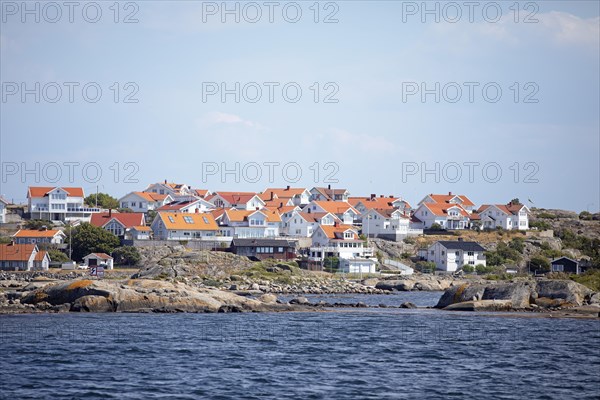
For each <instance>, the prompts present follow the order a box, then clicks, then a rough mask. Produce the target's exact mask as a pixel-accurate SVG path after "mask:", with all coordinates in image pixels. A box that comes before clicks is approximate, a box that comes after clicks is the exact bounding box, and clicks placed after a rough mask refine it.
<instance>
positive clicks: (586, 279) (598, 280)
mask: <svg viewBox="0 0 600 400" xmlns="http://www.w3.org/2000/svg"><path fill="white" fill-rule="evenodd" d="M570 279H571V280H574V281H575V282H577V283H581V284H582V285H584V286H587V287H588V288H590V289H592V290H593V291H594V292H600V269H591V270H589V271H587V272H586V273H584V274H581V275H571V277H570Z"/></svg>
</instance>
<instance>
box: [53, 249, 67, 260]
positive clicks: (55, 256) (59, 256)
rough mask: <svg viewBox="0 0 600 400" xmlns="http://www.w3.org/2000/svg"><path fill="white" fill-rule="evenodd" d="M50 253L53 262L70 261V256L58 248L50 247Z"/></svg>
mask: <svg viewBox="0 0 600 400" xmlns="http://www.w3.org/2000/svg"><path fill="white" fill-rule="evenodd" d="M48 255H49V256H50V260H51V261H52V262H60V263H63V262H68V261H70V260H69V257H68V256H67V255H66V254H65V253H63V252H62V251H60V250H58V249H48Z"/></svg>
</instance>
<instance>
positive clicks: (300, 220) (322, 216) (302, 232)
mask: <svg viewBox="0 0 600 400" xmlns="http://www.w3.org/2000/svg"><path fill="white" fill-rule="evenodd" d="M282 219H283V218H282ZM335 223H338V224H341V223H342V221H341V220H340V219H339V218H338V217H337V216H336V215H335V214H332V213H329V212H314V213H307V212H302V211H299V210H296V211H292V213H291V215H290V216H289V217H286V218H285V221H284V223H283V228H282V230H283V233H284V234H285V235H287V236H301V237H311V236H312V234H313V232H314V231H315V229H316V227H317V226H319V225H331V226H333V225H334V224H335Z"/></svg>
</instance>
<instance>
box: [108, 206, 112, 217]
mask: <svg viewBox="0 0 600 400" xmlns="http://www.w3.org/2000/svg"><path fill="white" fill-rule="evenodd" d="M110 217H112V208H109V209H108V218H110Z"/></svg>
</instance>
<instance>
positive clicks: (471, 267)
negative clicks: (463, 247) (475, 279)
mask: <svg viewBox="0 0 600 400" xmlns="http://www.w3.org/2000/svg"><path fill="white" fill-rule="evenodd" d="M462 270H463V271H464V272H466V273H467V274H472V273H473V272H475V266H474V265H469V264H466V265H463V266H462Z"/></svg>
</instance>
